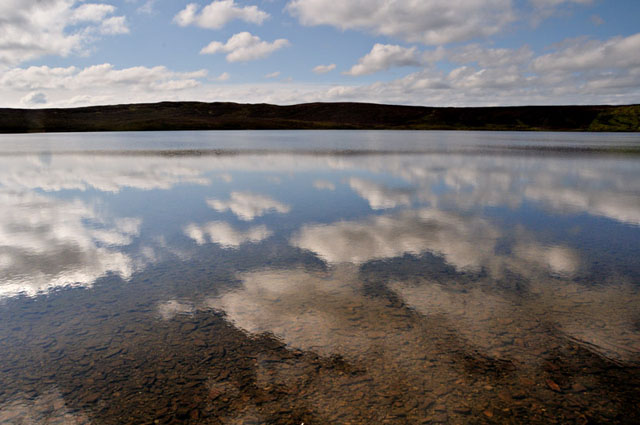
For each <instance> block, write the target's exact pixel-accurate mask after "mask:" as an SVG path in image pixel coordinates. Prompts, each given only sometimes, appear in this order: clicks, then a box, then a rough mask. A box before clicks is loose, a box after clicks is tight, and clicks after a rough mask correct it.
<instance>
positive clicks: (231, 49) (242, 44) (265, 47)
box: [200, 32, 290, 62]
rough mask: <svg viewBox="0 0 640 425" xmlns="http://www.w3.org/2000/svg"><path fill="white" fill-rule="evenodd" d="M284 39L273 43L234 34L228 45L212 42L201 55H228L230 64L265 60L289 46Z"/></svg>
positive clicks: (241, 34)
mask: <svg viewBox="0 0 640 425" xmlns="http://www.w3.org/2000/svg"><path fill="white" fill-rule="evenodd" d="M289 45H290V43H289V41H288V40H286V39H284V38H279V39H277V40H275V41H273V42H271V43H269V42H267V41H262V40H261V39H260V37H257V36H255V35H251V33H248V32H241V33H238V34H234V35H233V36H232V37H231V38H229V39H228V40H227V42H226V43H224V44H223V43H221V42H219V41H212V42H211V43H209V44H208V45H207V46H205V47H203V48H202V50H200V54H203V55H213V54H215V53H221V52H222V53H227V61H228V62H246V61H252V60H257V59H263V58H266V57H267V56H269V55H270V54H271V53H273V52H275V51H276V50H279V49H282V48H283V47H287V46H289Z"/></svg>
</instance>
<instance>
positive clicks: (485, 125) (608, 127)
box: [0, 102, 640, 133]
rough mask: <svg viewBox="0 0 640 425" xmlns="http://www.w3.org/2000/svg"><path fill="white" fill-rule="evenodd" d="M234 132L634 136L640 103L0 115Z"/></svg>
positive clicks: (16, 122)
mask: <svg viewBox="0 0 640 425" xmlns="http://www.w3.org/2000/svg"><path fill="white" fill-rule="evenodd" d="M241 129H242V130H244V129H252V130H253V129H399V130H400V129H413V130H521V131H522V130H525V131H528V130H533V131H536V130H537V131H640V105H626V106H518V107H511V106H509V107H483V108H432V107H423V106H398V105H379V104H371V103H306V104H300V105H291V106H277V105H269V104H238V103H220V102H216V103H201V102H161V103H148V104H131V105H110V106H92V107H84V108H69V109H0V132H1V133H27V132H62V131H65V132H67V131H143V130H241Z"/></svg>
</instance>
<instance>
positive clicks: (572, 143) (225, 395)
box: [0, 131, 640, 425]
mask: <svg viewBox="0 0 640 425" xmlns="http://www.w3.org/2000/svg"><path fill="white" fill-rule="evenodd" d="M639 148H640V136H639V135H637V134H581V133H509V132H504V133H493V132H417V131H407V132H386V131H385V132H364V131H359V132H349V131H309V132H304V131H287V132H279V131H264V132H250V131H249V132H166V133H103V134H47V135H15V136H7V135H5V136H0V200H1V205H2V208H1V209H0V424H34V423H35V424H40V423H43V424H44V423H46V424H53V423H60V424H122V423H131V424H145V423H149V424H151V423H193V424H196V423H198V424H201V423H202V424H206V423H212V424H219V423H225V424H227V423H228V424H236V423H237V424H251V423H256V424H260V423H277V424H295V425H299V424H301V423H305V424H307V425H309V424H379V423H392V424H396V423H397V424H419V423H539V424H548V423H583V424H586V423H638V422H640V390H639V388H640V155H639V153H638V151H639Z"/></svg>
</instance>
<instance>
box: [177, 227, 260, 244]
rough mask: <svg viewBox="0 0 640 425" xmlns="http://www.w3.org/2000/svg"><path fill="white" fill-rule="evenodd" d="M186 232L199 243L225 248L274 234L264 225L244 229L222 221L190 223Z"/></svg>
mask: <svg viewBox="0 0 640 425" xmlns="http://www.w3.org/2000/svg"><path fill="white" fill-rule="evenodd" d="M184 233H185V235H187V236H188V237H190V238H191V239H193V240H194V241H195V242H196V243H197V244H198V245H202V244H204V243H207V242H211V243H216V244H218V245H221V246H222V247H224V248H237V247H239V246H240V245H242V244H244V243H247V242H251V243H258V242H260V241H263V240H265V239H267V238H268V237H269V236H271V235H272V234H273V233H272V232H271V231H270V230H269V229H267V227H266V226H263V225H262V226H255V227H251V228H249V229H247V230H244V231H242V230H236V229H234V228H233V227H232V226H231V225H229V224H228V223H225V222H222V221H212V222H209V223H207V224H204V225H202V226H198V225H197V224H190V225H188V226H187V227H186V228H185V229H184Z"/></svg>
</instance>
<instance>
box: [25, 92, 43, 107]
mask: <svg viewBox="0 0 640 425" xmlns="http://www.w3.org/2000/svg"><path fill="white" fill-rule="evenodd" d="M20 103H22V104H23V105H25V106H34V105H44V104H45V103H47V95H45V94H44V93H42V92H41V91H34V92H31V93H29V94H28V95H26V96H25V97H23V98H22V99H20Z"/></svg>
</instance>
